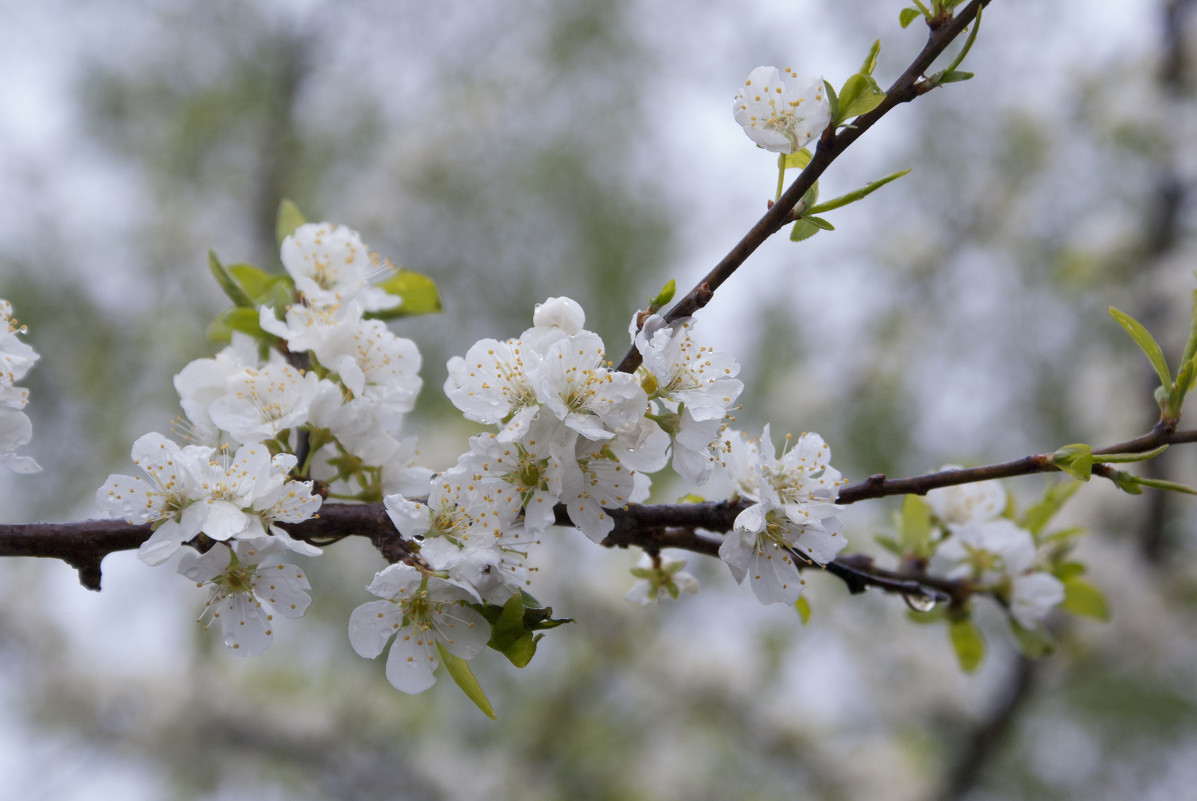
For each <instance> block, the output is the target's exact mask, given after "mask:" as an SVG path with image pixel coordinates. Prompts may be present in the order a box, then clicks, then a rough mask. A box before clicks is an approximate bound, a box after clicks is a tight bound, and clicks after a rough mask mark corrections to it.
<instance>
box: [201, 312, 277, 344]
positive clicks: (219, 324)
mask: <svg viewBox="0 0 1197 801" xmlns="http://www.w3.org/2000/svg"><path fill="white" fill-rule="evenodd" d="M259 319H260V318H259V316H258V310H257V309H247V308H244V307H241V306H233V307H231V308H228V309H225V310H224V311H223V312H221V313H220V314H219V315H217V316H216V319H215V320H213V321H212V323H211V324H210V325H209V326H208V331H207V334H208V339H209V340H210V341H212V342H228V341H230V340H231V339H232V334H233V332H234V331H240V332H241V333H243V334H249V335H250V336H252V337H254V338H255V339H259V340H262V341H266V342H274V341H275V340H276V337H275V336H274V334H268V333H266V332H265V331H263V330H262V326H261V325H259Z"/></svg>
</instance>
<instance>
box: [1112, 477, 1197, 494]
mask: <svg viewBox="0 0 1197 801" xmlns="http://www.w3.org/2000/svg"><path fill="white" fill-rule="evenodd" d="M1123 475H1128V476H1130V474H1129V473H1124V474H1123ZM1130 478H1131V479H1132V480H1133V481H1134V483H1135V484H1136V485H1137V486H1140V487H1151V488H1152V489H1159V490H1168V491H1169V492H1180V493H1183V494H1185V495H1197V489H1193V488H1192V487H1190V486H1188V485H1187V484H1181V483H1179V482H1176V481H1164V480H1163V479H1162V478H1141V477H1139V476H1130ZM1115 483H1117V482H1115ZM1131 494H1132V495H1138V494H1139V493H1137V492H1132V493H1131Z"/></svg>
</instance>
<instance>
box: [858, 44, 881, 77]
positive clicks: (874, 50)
mask: <svg viewBox="0 0 1197 801" xmlns="http://www.w3.org/2000/svg"><path fill="white" fill-rule="evenodd" d="M880 52H881V40H880V39H877V40H876V41H874V42H873V46H872V47H870V48H869V54H868V55H867V56H865V60H864V63H863V64H861V65H860V71H861V73H863V74H864V75H872V74H873V70H875V69H877V54H878V53H880Z"/></svg>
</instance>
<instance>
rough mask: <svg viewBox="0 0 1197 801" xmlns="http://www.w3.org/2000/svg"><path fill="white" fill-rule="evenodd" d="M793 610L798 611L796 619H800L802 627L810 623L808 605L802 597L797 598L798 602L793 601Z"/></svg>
mask: <svg viewBox="0 0 1197 801" xmlns="http://www.w3.org/2000/svg"><path fill="white" fill-rule="evenodd" d="M794 608H795V609H797V610H798V617H800V618H802V625H804V626H805V625H806V624H807V623H809V622H810V603H809V602H808V601H807V600H806V598H805V597H804V596H801V595H799V596H798V600H797V601H794Z"/></svg>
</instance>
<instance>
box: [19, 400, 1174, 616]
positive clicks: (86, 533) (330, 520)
mask: <svg viewBox="0 0 1197 801" xmlns="http://www.w3.org/2000/svg"><path fill="white" fill-rule="evenodd" d="M1187 442H1197V430H1192V431H1172V430H1170V429H1169V428H1167V427H1166V426H1164V425H1163V424H1160V425H1157V426H1156V427H1155V429H1153V430H1152V431H1151V432H1150V433H1148V434H1145V435H1143V436H1141V437H1136V438H1134V439H1131V440H1127V441H1126V442H1122V443H1118V444H1116V445H1110V446H1108V447H1105V448H1101V449H1097V450H1095V451H1094V454H1095V455H1100V454H1113V453H1142V452H1145V451H1150V450H1153V449H1155V448H1158V447H1159V446H1160V445H1169V444H1179V443H1187ZM1097 461H1098V462H1099V463H1100V460H1097ZM1058 470H1059V468H1057V467H1056V466H1055V465H1054V464H1053V463H1052V455H1051V454H1037V455H1034V456H1027V457H1024V458H1022V459H1017V460H1014V461H1011V462H1002V463H999V464H993V465H986V466H983V467H970V468H961V469H957V470H940V471H938V472H935V473H927V474H925V475H921V476H912V477H909V478H896V479H889V478H886V477H885V476H884V475H882V474H877V475H873V476H870V477H869V478H867V479H865V480H864V481H862V482H858V483H856V484H850V485H848V486H845V487H842V488H841V489H840V492H839V495H838V497H837V498H836V502H837V503H840V504H843V505H848V504H853V503H857V502H859V501H863V500H868V499H872V498H880V497H885V496H890V495H911V494H914V495H923V494H926V493H927V492H929V491H931V490H933V489H938V488H940V487H950V486H955V485H957V484H971V483H976V482H979V481H990V480H993V479H999V478H1011V477H1013V476H1022V475H1032V474H1035V473H1045V472H1053V471H1058ZM1094 472H1095V473H1098V474H1101V472H1102V471H1099V470H1095V471H1094ZM748 506H749V503H748V502H747V501H743V500H740V499H738V498H737V499H732V500H725V501H705V502H701V503H685V504H632V505H629V506H627V507H625V508H623V509H612V510H609V511H610V513H611V517H612V518H613V519H614V521H615V528H614V529H613V530H612V532H611V533H610V534H609V535H608V536H607V538H606V540H604V541H603V544H604V545H606V546H607V547H618V548H628V547H638V548H643V549H644V550H647V551H659V550H661V549H663V548H678V549H681V550H687V551H692V552H694V553H698V554H703V555H705V556H718V554H719V546H720V544H721V543H722V540H720V539H717V538H715V537H712V536H709V534H710V533H725V532H728V531H731V530H732V528H733V527H734V526H735V520H736V516H737V515H739V514H740V512H742V511H743V510H744V509H746V508H748ZM556 512H557V521H558V522H559V523H560V524H562V525H571V524H570V523H569V517H568V515H567V514H566V511H565V507H564V506H563V505H561V504H558V506H557V510H556ZM282 527H283V528H285V529H286V530H287V532H288V533H290V534H291V536H293V537H295V538H297V539H301V540H305V541H307V542H311V543H314V544H316V545H330V544H332V543H335V542H337V541H339V540H342V539H345V538H346V537H355V536H356V537H367V538H369V540H370V541H371V542H372V543H373V544H374V547H375V548H376V549H378V551H379V553H381V554H382V555H383V557H384V558H386V559H387V561H389V562H397V561H399V560H401V559H403V558H405V557H409V556H412V555H413V554H414V553H416V549H415V548H413V547H411V544H410V543H409V542H408V541H407V540H405V539H403V537H402V536H401V535H400V534H399V532H398V530H396V529H395V527H394V525H393V524H392V523H391V520H390V518H389V517H387V514H386V510H385V508H384V507H383V505H382V504H381V503H371V504H339V503H326V504H324V505H323V506H322V507H321V508H320V514H319V515H318V516H317V517H315V518H313V519H311V520H306V521H304V522H302V523H296V524H282ZM704 532H705V533H704ZM151 533H152V531H151V528H150V526H148V525H131V524H129V523H125V522H124V521H122V520H87V521H83V522H77V523H17V524H8V525H0V557H6V556H32V557H43V558H49V559H61V560H62V561H64V562H66V563H67V564H69V565H70V566H71V567H73V568H75V569H76V570H78V571H79V581H80V583H81V584H83V586H85V587H87V588H88V589H92V590H99V589H100V576H101V571H100V563H101V561H103V559H104V557H105V556H107V555H108V554H110V553H115V552H117V551H130V550H134V549H136V548H137V547H139V546H140V545H141V543H142V542H144V541H145V540H147V539H148V538H149V536H150V534H151ZM795 556H796V557H797V559H798V562H799V563H802V562H803V561H804V560H803V558H802V557H801V555H798V554H796V555H795ZM823 569H825V570H826V571H827V572H828V573H830V574H832V575H833V576H836V577H837V578H839V579H840V580H842V581H843V582H844V583H845V584H846V585H847V587H848V589H849V590H850V591H851V592H853V593H859V592H863V591H864V590H866V589H868V588H869V587H876V588H878V589H881V590H883V591H885V592H889V593H896V594H899V595H903V596H906V597H912V596H918V597H924V598H932V599H935V600H958V599H960V598H961V597H962V594H963V593H965V592H966V591H967V588H965V587H964V586H963V585H962V584H961V583H960V582H957V581H949V580H947V579H942V578H938V577H935V576H931V575H928V574H926V573H925V572H923V570H922V569H921V567H920V566H917V565H913V566H909V568H908V569H904V570H900V571H892V570H886V569H883V568H879V567H877V566H875V565H874V564H873V560H872V558H871V557H869V556H866V555H864V554H848V555H846V556H841V557H840V558H838V559H836V560H835V561H833V562H831V563H829V564H828V565H826V566H824V567H823Z"/></svg>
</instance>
